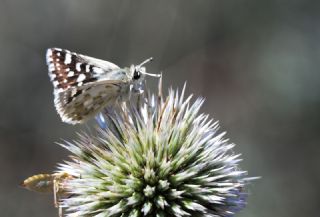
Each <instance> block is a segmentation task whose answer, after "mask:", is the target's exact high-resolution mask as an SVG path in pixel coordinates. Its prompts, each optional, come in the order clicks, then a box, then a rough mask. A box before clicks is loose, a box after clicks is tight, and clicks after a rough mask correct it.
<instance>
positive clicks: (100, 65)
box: [46, 48, 128, 124]
mask: <svg viewBox="0 0 320 217" xmlns="http://www.w3.org/2000/svg"><path fill="white" fill-rule="evenodd" d="M46 56H47V64H48V69H49V77H50V79H51V81H52V83H53V86H54V103H55V107H56V109H57V111H58V113H59V115H60V117H61V119H62V121H64V122H66V123H70V124H77V123H83V122H85V121H86V120H88V119H89V118H91V117H92V116H94V115H96V114H97V113H98V112H99V111H101V110H102V109H103V108H104V107H105V106H107V105H111V104H112V103H114V102H115V101H116V99H117V98H118V97H119V95H120V94H121V93H122V92H123V91H124V90H126V89H127V86H128V85H127V74H126V72H125V70H123V69H120V68H119V67H118V66H117V65H115V64H113V63H110V62H107V61H104V60H100V59H96V58H93V57H88V56H85V55H81V54H77V53H73V52H70V51H68V50H64V49H59V48H50V49H48V50H47V55H46Z"/></svg>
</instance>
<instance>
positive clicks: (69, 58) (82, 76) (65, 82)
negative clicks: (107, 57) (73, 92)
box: [46, 48, 120, 91]
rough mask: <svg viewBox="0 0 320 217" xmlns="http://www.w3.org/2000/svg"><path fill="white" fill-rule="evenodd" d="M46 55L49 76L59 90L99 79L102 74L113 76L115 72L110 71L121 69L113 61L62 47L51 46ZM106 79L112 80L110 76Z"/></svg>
mask: <svg viewBox="0 0 320 217" xmlns="http://www.w3.org/2000/svg"><path fill="white" fill-rule="evenodd" d="M46 57H47V64H48V69H49V77H50V78H51V81H52V83H53V86H54V88H55V89H58V90H59V91H63V90H66V89H68V88H69V87H77V86H82V85H84V84H87V83H90V82H95V81H98V80H100V78H101V75H107V74H109V77H111V78H112V74H115V73H111V74H110V73H109V72H117V71H119V70H120V68H119V67H118V66H117V65H115V64H113V63H111V62H107V61H104V60H100V59H96V58H93V57H88V56H85V55H82V54H77V53H74V52H71V51H68V50H65V49H60V48H49V49H48V50H47V55H46ZM106 79H107V80H111V79H110V78H109V79H108V78H106ZM113 79H115V78H113Z"/></svg>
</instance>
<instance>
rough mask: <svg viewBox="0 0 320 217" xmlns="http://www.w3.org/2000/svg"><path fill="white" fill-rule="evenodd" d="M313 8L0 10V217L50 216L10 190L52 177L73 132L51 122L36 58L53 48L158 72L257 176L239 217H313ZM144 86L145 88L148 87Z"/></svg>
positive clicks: (319, 93)
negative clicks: (216, 126)
mask: <svg viewBox="0 0 320 217" xmlns="http://www.w3.org/2000/svg"><path fill="white" fill-rule="evenodd" d="M319 21H320V3H319V1H315V0H314V1H312V0H307V1H306V0H281V1H280V0H279V1H276V0H268V1H255V0H237V1H222V0H220V1H218V0H193V1H184V0H161V1H156V0H131V1H129V0H90V1H88V0H55V1H44V0H25V1H19V0H0V31H1V32H0V102H1V109H0V145H1V150H0V171H1V175H0V210H1V216H10V217H15V216H28V217H29V216H30V217H31V216H32V217H37V216H39V217H40V216H57V210H56V209H55V208H54V207H53V202H52V201H53V200H52V196H51V195H41V194H36V193H33V192H29V191H27V190H24V189H22V188H20V187H19V186H18V185H19V183H20V182H21V181H22V180H23V179H25V178H26V177H28V176H30V175H33V174H37V173H46V172H51V171H53V170H54V169H55V165H56V163H57V162H61V161H63V160H64V159H67V155H68V153H67V151H66V150H64V149H62V148H61V147H60V146H58V145H56V144H55V142H56V141H61V138H63V139H67V140H72V139H75V138H76V133H75V132H76V131H80V130H81V129H84V130H86V129H87V128H88V126H91V125H92V124H87V125H84V126H80V127H79V126H77V127H73V126H71V125H67V124H64V123H62V122H61V121H60V118H59V117H58V115H57V113H56V111H55V108H54V105H53V96H52V85H51V83H50V81H49V78H48V75H47V67H46V64H45V51H46V49H47V48H48V47H61V48H66V49H69V50H72V51H75V52H79V53H83V54H87V55H90V56H93V57H97V58H101V59H105V60H109V61H111V62H114V63H116V64H118V65H119V66H128V65H130V64H132V63H140V62H141V61H142V60H144V59H145V58H147V57H150V56H153V57H154V58H155V61H154V62H152V63H151V64H148V65H147V69H148V71H149V72H151V73H158V72H160V71H162V72H163V75H164V86H165V89H167V88H168V87H170V86H172V87H174V88H178V87H179V88H181V87H182V85H183V83H184V82H185V81H187V82H188V85H187V92H188V93H194V94H195V96H203V97H205V98H206V102H205V104H204V106H203V109H202V111H203V112H205V113H209V114H210V115H211V117H213V118H215V119H217V120H220V124H221V131H227V132H228V134H227V136H228V137H229V138H230V140H231V141H232V142H234V143H236V144H237V146H236V150H235V151H236V152H240V153H242V154H243V155H242V158H243V159H244V160H243V162H241V164H240V165H241V168H242V169H244V170H247V171H249V175H250V176H262V177H263V178H262V179H260V180H258V181H255V182H254V183H253V184H252V185H251V186H250V188H249V193H250V195H249V198H248V205H247V208H245V209H244V210H243V211H242V212H240V213H239V214H238V215H237V216H239V217H253V216H254V217H270V216H277V217H292V216H319V211H320V207H319V204H320V203H319V202H320V201H319V192H320V187H319V183H320V169H319V166H320V144H319V141H320V136H319V130H320V113H319V111H320V90H319V87H320V72H319V67H320V43H319V38H320V26H319V24H320V22H319ZM148 82H149V83H150V84H151V85H150V86H151V87H155V84H156V82H157V81H156V79H154V78H150V79H148Z"/></svg>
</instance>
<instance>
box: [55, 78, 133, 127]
mask: <svg viewBox="0 0 320 217" xmlns="http://www.w3.org/2000/svg"><path fill="white" fill-rule="evenodd" d="M126 87H127V86H125V84H124V83H123V82H120V81H100V82H94V83H91V84H87V85H83V86H81V87H71V88H68V89H67V90H64V91H54V103H55V105H56V109H57V111H58V113H59V115H60V117H61V119H62V121H64V122H66V123H70V124H79V123H83V122H85V121H87V120H88V119H90V118H91V117H93V116H95V115H96V114H97V113H99V112H100V111H101V110H102V109H103V108H104V107H106V106H108V105H113V104H114V103H115V101H116V100H117V99H118V97H119V96H120V95H123V94H125V93H124V92H126V89H127V91H128V87H127V88H126ZM121 92H123V93H121Z"/></svg>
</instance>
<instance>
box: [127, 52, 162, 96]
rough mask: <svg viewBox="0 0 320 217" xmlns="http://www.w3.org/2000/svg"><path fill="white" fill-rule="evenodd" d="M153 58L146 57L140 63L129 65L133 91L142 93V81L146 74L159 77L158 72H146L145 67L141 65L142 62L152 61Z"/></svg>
mask: <svg viewBox="0 0 320 217" xmlns="http://www.w3.org/2000/svg"><path fill="white" fill-rule="evenodd" d="M152 60H153V58H152V57H150V58H149V59H146V60H145V61H143V62H142V63H140V64H139V65H137V66H134V65H132V66H131V67H130V72H131V77H132V89H133V91H135V92H138V93H143V81H144V79H145V77H146V75H149V76H152V77H157V78H159V77H161V75H160V74H150V73H147V72H146V68H145V67H144V66H143V65H144V64H146V63H148V62H150V61H152Z"/></svg>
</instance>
